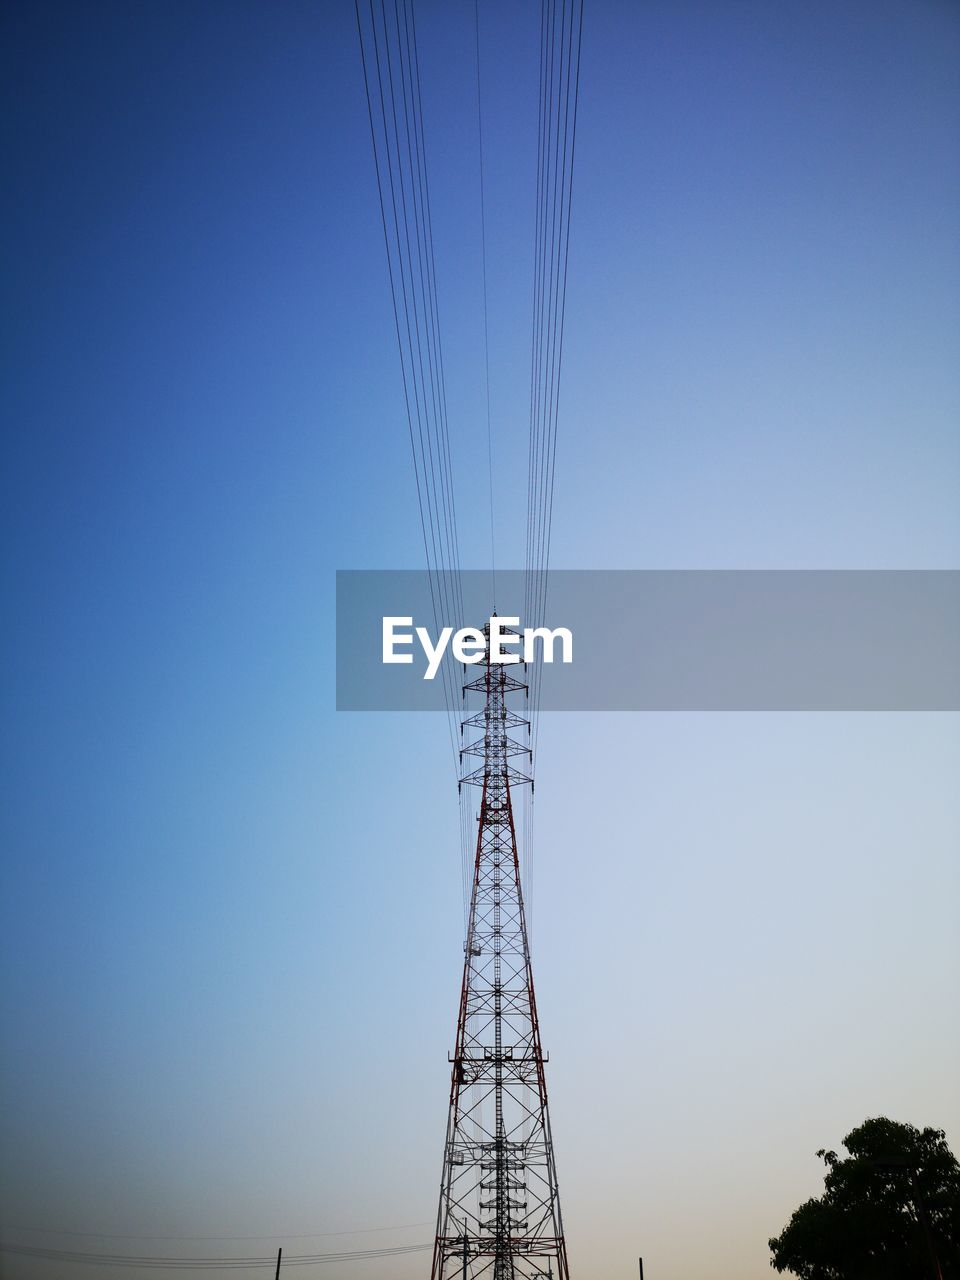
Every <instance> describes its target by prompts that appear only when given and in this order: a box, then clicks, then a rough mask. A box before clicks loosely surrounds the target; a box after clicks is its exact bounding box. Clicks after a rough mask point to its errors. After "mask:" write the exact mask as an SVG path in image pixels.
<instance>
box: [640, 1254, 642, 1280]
mask: <svg viewBox="0 0 960 1280" xmlns="http://www.w3.org/2000/svg"><path fill="white" fill-rule="evenodd" d="M640 1280H643V1259H642V1258H641V1259H640Z"/></svg>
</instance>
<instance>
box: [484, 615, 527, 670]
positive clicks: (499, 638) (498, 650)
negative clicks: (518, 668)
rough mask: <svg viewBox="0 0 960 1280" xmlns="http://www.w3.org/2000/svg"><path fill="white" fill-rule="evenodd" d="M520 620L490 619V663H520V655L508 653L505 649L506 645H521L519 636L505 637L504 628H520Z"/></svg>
mask: <svg viewBox="0 0 960 1280" xmlns="http://www.w3.org/2000/svg"><path fill="white" fill-rule="evenodd" d="M519 625H520V619H519V618H496V617H494V618H491V619H490V661H491V662H519V661H520V655H519V653H506V652H505V651H504V649H503V646H504V645H505V644H516V645H519V643H520V637H519V636H510V635H505V634H504V632H503V630H502V628H503V627H505V626H514V627H519Z"/></svg>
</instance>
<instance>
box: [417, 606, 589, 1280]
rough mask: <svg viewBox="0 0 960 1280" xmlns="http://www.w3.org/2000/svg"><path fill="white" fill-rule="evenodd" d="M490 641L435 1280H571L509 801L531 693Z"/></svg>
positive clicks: (467, 751) (474, 749)
mask: <svg viewBox="0 0 960 1280" xmlns="http://www.w3.org/2000/svg"><path fill="white" fill-rule="evenodd" d="M504 631H506V628H504ZM485 634H486V637H487V651H486V656H485V659H484V664H483V668H482V674H481V675H480V676H479V677H478V678H477V679H475V680H471V681H468V682H467V683H466V684H465V685H464V694H465V695H466V691H467V690H475V691H478V692H480V693H482V694H483V695H484V708H483V710H482V711H480V712H478V713H477V714H476V715H472V716H469V717H468V718H467V719H466V720H464V722H463V727H462V730H461V732H466V731H470V730H477V731H479V732H480V733H481V734H482V736H479V737H477V738H476V740H475V741H472V742H471V741H469V740H468V741H467V745H465V746H464V747H463V748H462V750H461V753H460V758H461V761H462V760H463V757H464V756H479V757H481V759H482V764H481V765H480V766H479V767H478V768H476V769H474V770H472V771H470V772H468V773H466V774H465V775H464V777H463V778H462V779H461V785H463V784H464V783H469V784H471V785H474V786H478V787H481V788H482V791H481V799H480V822H479V829H478V832H477V849H476V859H475V862H474V874H473V890H472V893H471V898H470V916H469V923H468V926H467V938H466V942H465V943H464V960H463V984H462V987H461V992H460V1014H459V1018H458V1021H457V1041H456V1048H455V1050H454V1052H453V1054H452V1056H451V1061H452V1063H453V1072H452V1081H451V1085H450V1115H449V1120H448V1122H447V1139H446V1145H445V1148H444V1157H443V1177H442V1179H441V1183H440V1208H439V1213H438V1215H437V1236H436V1243H435V1245H434V1251H433V1269H432V1272H431V1280H457V1278H458V1277H462V1278H463V1280H477V1278H478V1277H480V1276H485V1277H489V1280H548V1278H552V1280H569V1271H568V1268H567V1250H566V1245H565V1243H564V1238H563V1223H562V1220H561V1217H560V1197H559V1193H558V1191H557V1171H556V1165H555V1162H554V1155H553V1139H552V1137H551V1133H550V1116H549V1112H548V1110H547V1086H546V1081H545V1077H544V1069H543V1068H544V1063H545V1061H546V1054H544V1052H543V1049H542V1047H541V1044H540V1027H539V1024H538V1021H537V1003H536V999H535V996H534V990H533V971H532V969H531V965H530V947H529V942H528V938H527V926H526V919H525V916H524V907H523V894H522V892H521V888H520V863H519V858H518V856H517V836H516V829H515V827H514V821H513V805H512V800H511V787H514V786H519V785H521V784H523V783H529V782H532V779H531V778H529V777H528V776H527V775H526V774H523V773H521V772H520V771H519V770H518V769H517V768H515V767H514V765H513V764H512V763H511V761H512V760H513V759H514V758H515V757H518V756H527V757H528V758H529V757H530V749H529V747H528V746H523V745H522V744H521V743H519V742H517V741H515V740H514V739H513V738H511V737H510V736H509V732H510V731H513V730H517V729H526V730H527V733H528V736H529V728H530V726H529V723H528V721H526V720H524V719H523V718H522V717H521V716H519V715H517V714H516V713H515V712H513V711H511V710H510V709H509V708H508V707H507V703H506V698H507V695H508V694H511V693H516V692H520V691H524V692H525V691H526V688H527V686H526V684H524V683H523V682H522V681H520V680H518V679H516V678H515V677H514V676H512V675H510V674H508V672H509V670H510V668H509V667H508V666H505V665H503V664H499V663H491V661H490V640H489V634H490V628H489V626H487V627H486V628H485ZM469 737H473V734H472V733H470V734H469Z"/></svg>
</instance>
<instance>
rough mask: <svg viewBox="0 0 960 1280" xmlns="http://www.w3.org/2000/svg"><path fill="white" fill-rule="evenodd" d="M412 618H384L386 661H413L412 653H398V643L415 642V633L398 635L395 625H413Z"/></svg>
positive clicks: (384, 657) (384, 655)
mask: <svg viewBox="0 0 960 1280" xmlns="http://www.w3.org/2000/svg"><path fill="white" fill-rule="evenodd" d="M412 626H413V619H412V618H384V620H383V660H384V662H412V661H413V654H412V653H397V652H396V648H395V646H396V645H398V644H413V635H412V634H411V633H410V632H409V631H408V632H407V633H406V635H396V634H395V632H394V628H395V627H412Z"/></svg>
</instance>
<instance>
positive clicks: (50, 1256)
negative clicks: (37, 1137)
mask: <svg viewBox="0 0 960 1280" xmlns="http://www.w3.org/2000/svg"><path fill="white" fill-rule="evenodd" d="M432 1247H433V1246H432V1244H407V1245H393V1246H383V1247H382V1248H379V1249H351V1250H342V1251H340V1252H337V1253H305V1254H299V1255H298V1254H293V1255H285V1256H284V1259H283V1266H284V1268H286V1267H307V1266H321V1265H323V1264H325V1263H330V1262H359V1261H365V1260H372V1259H374V1258H392V1257H399V1256H401V1255H403V1254H407V1253H422V1252H423V1251H425V1250H427V1249H430V1248H432ZM0 1253H5V1254H13V1255H16V1256H18V1257H22V1258H38V1259H43V1260H45V1261H48V1262H67V1263H84V1264H86V1265H88V1266H98V1267H137V1268H142V1269H143V1270H145V1271H230V1270H233V1271H252V1270H257V1269H266V1268H273V1267H274V1266H276V1258H264V1257H242V1258H229V1257H208V1258H164V1257H154V1256H150V1255H136V1254H121V1253H92V1252H80V1251H79V1250H74V1249H44V1248H40V1247H36V1248H34V1247H29V1246H27V1245H12V1244H3V1245H0Z"/></svg>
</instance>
